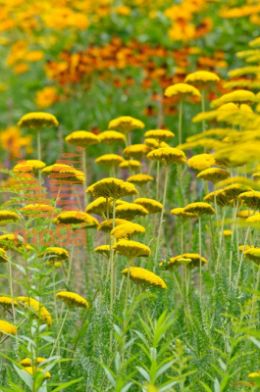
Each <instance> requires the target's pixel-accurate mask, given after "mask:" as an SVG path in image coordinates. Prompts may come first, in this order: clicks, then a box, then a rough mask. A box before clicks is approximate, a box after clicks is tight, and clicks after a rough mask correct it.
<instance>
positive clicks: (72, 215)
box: [54, 210, 98, 227]
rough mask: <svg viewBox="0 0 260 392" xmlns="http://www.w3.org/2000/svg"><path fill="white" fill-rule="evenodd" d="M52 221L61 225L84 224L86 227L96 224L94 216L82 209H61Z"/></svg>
mask: <svg viewBox="0 0 260 392" xmlns="http://www.w3.org/2000/svg"><path fill="white" fill-rule="evenodd" d="M54 223H56V224H63V225H72V224H75V225H77V224H82V223H83V224H84V225H87V226H88V227H93V226H97V225H98V221H97V219H96V218H94V217H93V216H91V215H90V214H87V213H86V212H83V211H77V210H75V211H63V212H61V213H60V214H59V215H57V216H56V217H55V218H54Z"/></svg>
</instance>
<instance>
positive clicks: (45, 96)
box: [35, 87, 58, 109]
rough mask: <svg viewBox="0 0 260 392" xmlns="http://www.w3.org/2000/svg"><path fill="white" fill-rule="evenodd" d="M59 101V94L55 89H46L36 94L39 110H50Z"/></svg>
mask: <svg viewBox="0 0 260 392" xmlns="http://www.w3.org/2000/svg"><path fill="white" fill-rule="evenodd" d="M57 100H58V93H57V89H56V88H55V87H44V88H43V89H42V90H39V91H38V92H37V93H36V99H35V101H36V105H37V106H38V107H39V108H42V109H44V108H48V107H50V106H52V105H53V104H54V103H55V102H56V101H57Z"/></svg>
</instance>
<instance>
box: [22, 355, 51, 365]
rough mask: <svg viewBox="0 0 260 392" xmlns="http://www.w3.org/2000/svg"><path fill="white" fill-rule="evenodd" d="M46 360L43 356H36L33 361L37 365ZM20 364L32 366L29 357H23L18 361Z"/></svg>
mask: <svg viewBox="0 0 260 392" xmlns="http://www.w3.org/2000/svg"><path fill="white" fill-rule="evenodd" d="M44 361H46V358H43V357H37V358H36V359H35V362H36V363H37V364H38V365H39V364H40V363H43V362H44ZM20 365H22V366H24V367H27V366H32V360H31V359H30V358H24V359H22V360H21V361H20Z"/></svg>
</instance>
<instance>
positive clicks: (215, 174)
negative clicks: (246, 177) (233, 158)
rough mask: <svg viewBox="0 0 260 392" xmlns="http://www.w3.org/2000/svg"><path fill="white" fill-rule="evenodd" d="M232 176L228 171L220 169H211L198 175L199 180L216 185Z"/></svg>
mask: <svg viewBox="0 0 260 392" xmlns="http://www.w3.org/2000/svg"><path fill="white" fill-rule="evenodd" d="M229 176H230V174H229V172H228V171H227V170H224V169H220V168H219V167H210V168H208V169H204V170H202V171H200V172H199V173H198V174H197V178H201V179H203V180H206V181H211V182H213V183H216V182H218V181H221V180H224V179H225V178H227V177H229Z"/></svg>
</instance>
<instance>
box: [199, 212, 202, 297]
mask: <svg viewBox="0 0 260 392" xmlns="http://www.w3.org/2000/svg"><path fill="white" fill-rule="evenodd" d="M201 252H202V235H201V217H200V216H199V255H200V277H199V290H200V299H201V296H202V269H201V264H202V263H201Z"/></svg>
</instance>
